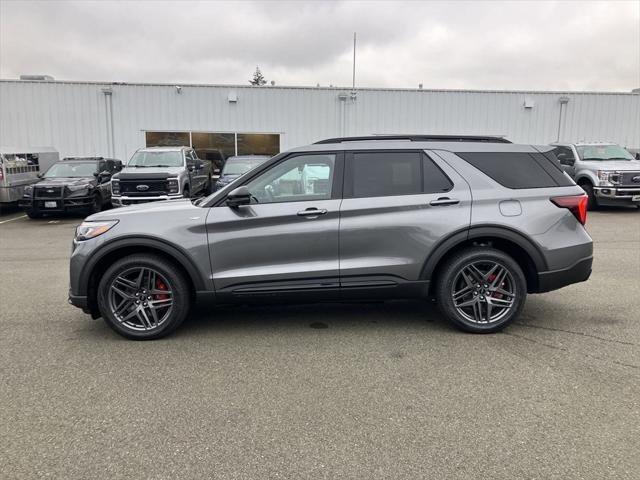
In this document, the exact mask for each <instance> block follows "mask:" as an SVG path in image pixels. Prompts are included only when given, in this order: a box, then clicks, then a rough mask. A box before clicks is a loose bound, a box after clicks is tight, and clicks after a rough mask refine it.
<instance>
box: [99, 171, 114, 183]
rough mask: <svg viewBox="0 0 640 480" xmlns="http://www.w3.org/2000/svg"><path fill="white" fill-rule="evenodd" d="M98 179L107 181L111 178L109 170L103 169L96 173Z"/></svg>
mask: <svg viewBox="0 0 640 480" xmlns="http://www.w3.org/2000/svg"><path fill="white" fill-rule="evenodd" d="M98 180H99V181H100V182H101V183H102V182H107V181H109V180H111V172H109V171H107V170H104V171H102V172H100V173H99V174H98Z"/></svg>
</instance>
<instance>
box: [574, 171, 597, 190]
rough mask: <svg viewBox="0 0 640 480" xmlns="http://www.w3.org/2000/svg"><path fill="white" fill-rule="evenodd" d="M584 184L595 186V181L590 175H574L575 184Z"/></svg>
mask: <svg viewBox="0 0 640 480" xmlns="http://www.w3.org/2000/svg"><path fill="white" fill-rule="evenodd" d="M584 183H590V184H591V186H592V187H594V186H596V185H597V181H596V180H595V178H593V177H592V176H591V175H589V174H586V173H584V172H583V173H578V175H576V184H577V185H581V184H584Z"/></svg>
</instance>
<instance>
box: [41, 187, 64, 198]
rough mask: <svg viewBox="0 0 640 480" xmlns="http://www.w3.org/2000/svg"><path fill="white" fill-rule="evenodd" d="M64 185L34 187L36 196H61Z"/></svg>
mask: <svg viewBox="0 0 640 480" xmlns="http://www.w3.org/2000/svg"><path fill="white" fill-rule="evenodd" d="M63 188H64V187H35V194H36V198H62V189H63Z"/></svg>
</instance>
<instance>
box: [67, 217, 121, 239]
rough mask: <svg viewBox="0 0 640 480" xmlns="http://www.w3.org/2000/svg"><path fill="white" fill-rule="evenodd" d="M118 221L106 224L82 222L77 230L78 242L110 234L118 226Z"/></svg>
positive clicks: (106, 222)
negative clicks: (106, 233)
mask: <svg viewBox="0 0 640 480" xmlns="http://www.w3.org/2000/svg"><path fill="white" fill-rule="evenodd" d="M117 223H118V220H107V221H104V222H82V223H81V224H80V225H79V226H78V227H77V228H76V240H77V241H78V242H81V241H83V240H89V239H90V238H95V237H97V236H98V235H102V234H103V233H105V232H108V231H109V230H111V229H112V228H113V227H115V226H116V224H117Z"/></svg>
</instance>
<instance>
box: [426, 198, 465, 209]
mask: <svg viewBox="0 0 640 480" xmlns="http://www.w3.org/2000/svg"><path fill="white" fill-rule="evenodd" d="M459 203H460V200H458V199H457V198H449V197H440V198H438V199H437V200H431V201H430V202H429V205H432V206H434V207H446V206H447V205H457V204H459Z"/></svg>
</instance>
